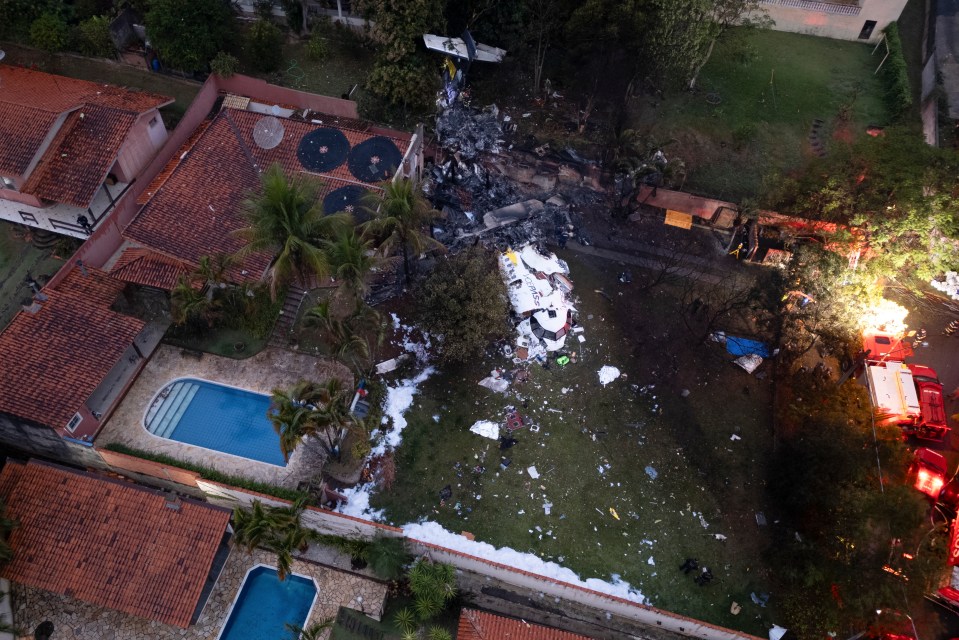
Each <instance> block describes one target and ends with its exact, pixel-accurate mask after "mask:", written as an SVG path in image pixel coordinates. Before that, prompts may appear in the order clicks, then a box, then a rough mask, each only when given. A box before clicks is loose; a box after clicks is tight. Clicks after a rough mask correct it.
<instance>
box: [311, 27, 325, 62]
mask: <svg viewBox="0 0 959 640" xmlns="http://www.w3.org/2000/svg"><path fill="white" fill-rule="evenodd" d="M329 52H330V49H329V46H328V45H327V43H326V38H324V37H323V36H322V35H320V34H319V33H314V34H313V35H312V36H310V42H309V44H308V45H307V53H309V55H310V60H324V59H326V56H327V55H329Z"/></svg>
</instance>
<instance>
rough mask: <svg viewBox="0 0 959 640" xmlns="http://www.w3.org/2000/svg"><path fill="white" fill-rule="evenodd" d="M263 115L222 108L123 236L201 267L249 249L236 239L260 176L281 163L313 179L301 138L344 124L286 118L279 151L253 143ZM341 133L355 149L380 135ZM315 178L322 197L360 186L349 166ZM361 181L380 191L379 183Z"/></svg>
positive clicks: (257, 263) (256, 261)
mask: <svg viewBox="0 0 959 640" xmlns="http://www.w3.org/2000/svg"><path fill="white" fill-rule="evenodd" d="M262 118H263V114H260V113H254V112H250V111H241V110H237V109H230V108H226V109H223V110H222V111H220V113H219V114H217V116H216V117H215V118H214V119H213V121H212V122H211V123H210V124H209V125H208V126H206V128H205V129H204V130H202V131H201V132H200V135H199V137H198V138H196V139H194V138H195V137H196V134H194V136H193V137H191V139H190V140H188V141H187V143H186V144H185V145H184V148H182V149H181V152H180V153H179V154H178V155H177V157H176V158H174V159H171V161H170V163H169V164H168V165H167V167H166V168H165V169H164V171H163V172H161V173H160V175H159V176H157V179H155V180H154V181H153V183H151V185H150V187H149V188H148V189H147V190H146V191H145V192H144V194H147V193H152V197H151V196H146V198H144V196H143V195H141V200H144V201H145V202H146V204H145V206H144V207H143V209H142V210H141V211H140V213H139V214H137V217H136V218H135V219H134V220H133V221H132V222H131V223H130V224H129V225H128V226H127V228H126V229H125V230H124V232H123V235H124V236H125V237H126V238H128V239H129V240H132V241H134V242H136V243H137V244H140V245H143V246H145V247H150V248H153V249H156V250H157V251H159V252H161V253H164V254H166V255H169V256H175V257H176V258H178V259H180V260H182V261H183V262H185V263H187V264H188V265H193V266H195V265H196V264H198V262H199V260H200V258H201V257H202V256H204V255H210V254H213V253H227V254H232V253H235V252H236V251H237V250H238V249H239V248H240V247H242V246H243V242H242V241H241V240H240V239H239V238H238V237H237V236H236V235H235V231H236V230H237V229H241V228H243V227H244V226H245V221H244V220H243V216H242V212H241V211H242V203H243V200H245V199H246V198H247V196H248V194H249V193H250V192H252V191H254V190H256V189H258V188H259V186H260V179H259V172H260V171H262V170H264V169H266V168H267V167H269V166H270V165H271V164H273V163H274V162H277V163H279V164H280V166H282V167H283V169H284V170H285V171H286V173H287V174H288V175H295V174H299V173H304V174H305V173H306V172H304V170H303V167H302V166H301V165H300V163H299V160H298V159H297V156H296V152H297V147H298V146H299V143H300V140H302V138H303V136H305V135H306V134H308V133H310V132H311V131H314V130H315V129H317V128H318V127H319V126H337V124H336V122H326V123H325V124H323V125H316V124H312V123H309V122H301V121H296V120H290V119H282V123H283V127H284V130H285V132H284V136H283V140H282V141H281V142H280V144H279V145H277V146H276V147H275V148H273V149H263V148H261V147H259V146H258V145H257V144H256V143H255V142H254V141H253V129H254V126H255V125H256V123H257V122H258V121H259V120H260V119H262ZM355 122H356V121H353V120H350V121H349V123H351V124H352V123H355ZM338 128H339V129H340V131H342V132H343V134H344V135H345V136H346V138H347V140H348V141H349V143H350V145H356V144H359V143H360V142H363V141H365V140H368V139H369V138H372V137H374V136H375V135H379V134H377V133H372V132H361V131H355V130H352V129H347V128H343V127H338ZM393 141H394V143H395V144H396V146H397V147H398V148H399V150H400V152H401V153H405V152H406V150H407V148H408V147H409V140H404V139H402V138H393ZM184 152H185V153H186V156H185V157H183V153H184ZM308 175H313V176H318V177H319V179H320V181H321V182H322V184H321V186H320V188H319V189H318V191H317V197H318V198H319V199H322V198H323V197H324V196H326V195H327V194H328V193H330V192H331V191H333V190H334V189H338V188H339V187H342V186H345V185H348V184H357V183H358V181H357V180H356V179H355V178H354V177H353V176H352V174H350V172H349V169H348V168H347V166H346V163H343V164H342V165H340V166H339V167H336V168H335V169H333V170H332V171H330V172H328V173H325V174H312V173H310V174H308ZM360 184H362V185H363V186H364V187H365V188H368V189H373V190H375V189H377V187H376V186H375V185H369V184H365V183H360ZM270 258H271V256H266V255H263V254H260V255H254V256H249V257H248V258H247V259H246V260H245V261H244V262H243V264H242V265H241V267H240V268H239V269H235V271H237V272H239V271H240V270H244V271H246V272H247V274H248V275H247V277H248V278H251V279H253V278H259V277H260V275H261V274H262V273H263V272H264V271H265V270H266V268H267V266H269V262H270ZM234 277H237V274H234Z"/></svg>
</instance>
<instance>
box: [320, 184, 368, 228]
mask: <svg viewBox="0 0 959 640" xmlns="http://www.w3.org/2000/svg"><path fill="white" fill-rule="evenodd" d="M368 193H369V190H367V189H364V188H363V187H358V186H356V185H347V186H345V187H340V188H339V189H337V190H335V191H331V192H330V193H329V195H327V196H326V197H325V198H323V211H324V212H326V213H328V214H329V213H339V212H340V211H344V212H346V213H349V214H352V215H353V219H354V220H355V221H356V222H358V223H359V222H366V221H367V220H369V219H370V214H369V212H368V211H367V210H366V208H365V207H364V206H363V197H364V196H365V195H366V194H368Z"/></svg>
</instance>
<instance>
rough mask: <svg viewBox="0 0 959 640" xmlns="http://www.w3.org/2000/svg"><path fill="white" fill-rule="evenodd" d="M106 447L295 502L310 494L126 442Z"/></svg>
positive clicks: (205, 477)
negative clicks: (257, 480)
mask: <svg viewBox="0 0 959 640" xmlns="http://www.w3.org/2000/svg"><path fill="white" fill-rule="evenodd" d="M104 449H107V450H108V451H115V452H116V453H124V454H126V455H128V456H133V457H135V458H143V459H144V460H152V461H153V462H159V463H160V464H165V465H169V466H171V467H177V468H180V469H186V470H187V471H193V472H194V473H199V474H200V476H201V477H202V478H203V479H204V480H211V481H213V482H220V483H222V484H228V485H230V486H233V487H239V488H240V489H249V490H250V491H256V492H257V493H265V494H266V495H268V496H273V497H275V498H280V499H283V500H289V501H290V502H294V501H296V500H297V499H298V498H302V497H308V495H309V494H308V493H306V492H305V491H296V490H294V489H284V488H283V487H276V486H273V485H272V484H266V483H263V482H256V481H254V480H247V479H246V478H240V477H238V476H231V475H229V474H226V473H221V472H219V471H217V470H216V469H210V468H209V467H204V466H202V465H198V464H193V463H190V462H183V461H182V460H177V459H175V458H171V457H170V456H166V455H163V454H162V453H150V452H149V451H143V450H142V449H134V448H133V447H128V446H126V445H124V444H120V443H119V442H111V443H110V444H108V445H106V446H105V447H104Z"/></svg>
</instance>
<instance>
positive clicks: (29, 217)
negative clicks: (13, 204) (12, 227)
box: [20, 211, 37, 224]
mask: <svg viewBox="0 0 959 640" xmlns="http://www.w3.org/2000/svg"><path fill="white" fill-rule="evenodd" d="M20 218H21V219H22V220H23V221H24V222H31V223H33V224H37V217H36V216H35V215H33V214H32V213H27V212H26V211H21V212H20Z"/></svg>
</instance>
